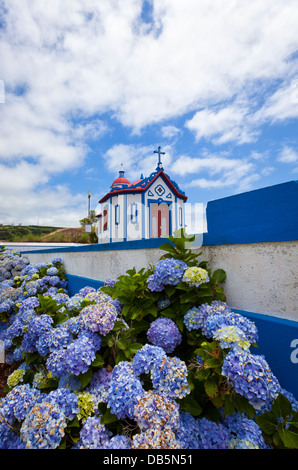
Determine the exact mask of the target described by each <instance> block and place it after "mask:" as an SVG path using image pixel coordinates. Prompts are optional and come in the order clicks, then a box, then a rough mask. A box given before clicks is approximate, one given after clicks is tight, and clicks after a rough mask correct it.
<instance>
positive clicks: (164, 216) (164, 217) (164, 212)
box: [151, 202, 169, 238]
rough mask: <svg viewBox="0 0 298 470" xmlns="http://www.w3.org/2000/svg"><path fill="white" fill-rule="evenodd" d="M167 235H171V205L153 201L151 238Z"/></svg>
mask: <svg viewBox="0 0 298 470" xmlns="http://www.w3.org/2000/svg"><path fill="white" fill-rule="evenodd" d="M167 235H169V206H168V204H157V203H155V202H154V203H151V238H161V237H165V236H167Z"/></svg>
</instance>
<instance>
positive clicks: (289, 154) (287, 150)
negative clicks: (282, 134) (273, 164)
mask: <svg viewBox="0 0 298 470" xmlns="http://www.w3.org/2000/svg"><path fill="white" fill-rule="evenodd" d="M277 160H278V161H279V162H282V163H296V162H298V152H297V151H296V150H295V149H293V148H292V147H289V146H288V145H285V146H284V147H283V148H282V150H281V151H280V153H279V155H278V157H277Z"/></svg>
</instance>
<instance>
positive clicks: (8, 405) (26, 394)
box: [0, 384, 41, 424]
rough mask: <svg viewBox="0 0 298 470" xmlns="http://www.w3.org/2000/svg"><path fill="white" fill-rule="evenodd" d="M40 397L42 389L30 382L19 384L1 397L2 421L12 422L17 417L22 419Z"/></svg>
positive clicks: (0, 417) (19, 419) (0, 420)
mask: <svg viewBox="0 0 298 470" xmlns="http://www.w3.org/2000/svg"><path fill="white" fill-rule="evenodd" d="M40 397H41V394H40V391H39V390H36V389H34V388H31V387H30V385H29V384H22V385H17V386H16V387H14V388H13V389H12V390H11V391H10V392H9V393H8V394H7V395H6V396H5V397H4V398H1V399H0V405H1V406H0V423H2V422H7V423H8V424H12V423H13V421H14V420H15V419H16V420H18V421H22V420H23V419H24V418H25V416H26V415H27V413H28V412H29V411H30V409H31V407H32V406H34V404H35V403H37V402H38V401H39V400H40Z"/></svg>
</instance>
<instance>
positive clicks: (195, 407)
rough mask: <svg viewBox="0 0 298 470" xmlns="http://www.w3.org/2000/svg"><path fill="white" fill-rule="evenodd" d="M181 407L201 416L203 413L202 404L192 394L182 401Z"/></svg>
mask: <svg viewBox="0 0 298 470" xmlns="http://www.w3.org/2000/svg"><path fill="white" fill-rule="evenodd" d="M180 409H181V410H182V411H186V412H188V413H190V414H192V415H193V416H199V415H200V414H201V413H202V408H201V406H200V405H199V403H198V402H197V401H196V400H195V399H194V398H193V397H192V396H191V395H189V396H188V397H186V398H184V399H183V400H182V401H181V403H180Z"/></svg>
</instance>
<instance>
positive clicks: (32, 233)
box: [0, 224, 61, 242]
mask: <svg viewBox="0 0 298 470" xmlns="http://www.w3.org/2000/svg"><path fill="white" fill-rule="evenodd" d="M60 228H61V227H47V226H39V225H2V224H1V225H0V241H11V242H19V241H28V242H29V241H41V239H42V237H44V236H46V235H49V234H50V233H52V232H55V231H56V230H58V229H60Z"/></svg>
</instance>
